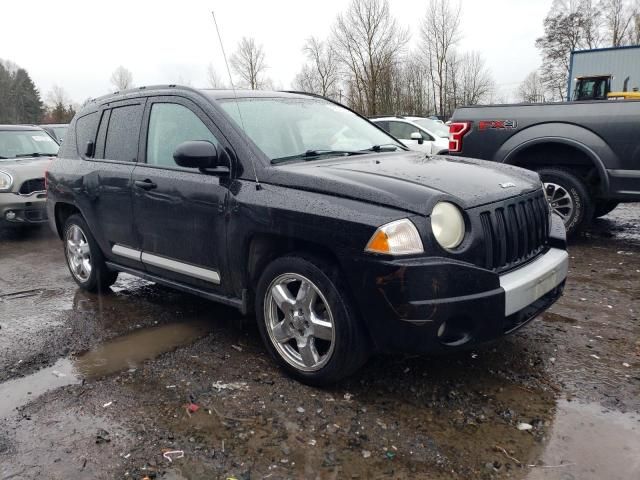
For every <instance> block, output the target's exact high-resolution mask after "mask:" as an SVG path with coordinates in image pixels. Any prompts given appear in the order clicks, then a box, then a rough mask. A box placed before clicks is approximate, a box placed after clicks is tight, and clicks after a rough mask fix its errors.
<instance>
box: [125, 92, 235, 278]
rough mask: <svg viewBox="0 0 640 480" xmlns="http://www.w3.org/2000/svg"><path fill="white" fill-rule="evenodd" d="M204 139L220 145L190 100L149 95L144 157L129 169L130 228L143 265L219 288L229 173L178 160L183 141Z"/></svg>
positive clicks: (158, 272) (212, 128) (216, 132)
mask: <svg viewBox="0 0 640 480" xmlns="http://www.w3.org/2000/svg"><path fill="white" fill-rule="evenodd" d="M189 140H206V141H209V142H211V143H213V144H214V145H216V147H217V148H218V152H221V151H223V150H224V149H225V147H228V145H227V144H226V141H225V140H224V137H223V136H222V134H221V133H220V132H219V130H218V129H217V128H216V127H215V125H214V124H213V123H212V122H211V120H210V119H209V118H208V117H207V115H206V114H205V113H204V112H203V111H202V110H201V109H200V108H199V107H198V106H197V105H196V104H195V103H194V102H192V101H190V100H188V99H183V98H181V97H173V96H172V97H156V98H153V99H150V100H149V103H148V104H147V107H146V110H145V120H144V127H143V142H144V148H143V150H144V154H143V160H144V162H140V163H139V164H138V165H137V166H136V167H135V170H134V171H133V185H134V186H133V192H134V193H133V204H134V218H135V226H136V234H137V236H138V238H139V239H140V242H141V250H142V261H143V263H144V266H145V268H146V270H147V271H148V272H149V273H151V274H156V275H160V276H162V277H163V278H168V279H174V280H177V281H179V282H181V283H185V284H189V285H192V286H194V287H197V288H199V289H203V290H211V291H221V290H225V287H226V285H225V284H224V280H225V278H224V276H223V275H222V272H223V271H224V265H225V259H226V255H225V248H226V244H225V222H224V215H225V206H226V202H227V194H228V182H229V174H228V173H226V174H225V173H222V174H213V173H206V172H201V171H199V170H198V169H191V168H184V167H180V166H178V165H177V164H176V163H175V161H174V159H173V152H174V151H175V149H176V148H177V147H178V145H180V144H181V143H183V142H186V141H189Z"/></svg>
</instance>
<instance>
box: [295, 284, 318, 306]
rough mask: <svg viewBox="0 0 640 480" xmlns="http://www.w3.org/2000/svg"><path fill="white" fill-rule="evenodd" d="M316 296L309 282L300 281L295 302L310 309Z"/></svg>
mask: <svg viewBox="0 0 640 480" xmlns="http://www.w3.org/2000/svg"><path fill="white" fill-rule="evenodd" d="M316 298H317V294H316V291H315V289H314V288H313V287H312V286H311V284H310V283H309V282H302V283H301V284H300V290H298V295H297V296H296V303H297V304H298V305H299V306H302V307H303V308H306V309H309V310H310V309H311V306H312V305H313V302H315V300H316Z"/></svg>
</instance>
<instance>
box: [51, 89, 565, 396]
mask: <svg viewBox="0 0 640 480" xmlns="http://www.w3.org/2000/svg"><path fill="white" fill-rule="evenodd" d="M236 95H237V98H236ZM48 195H49V198H48V206H47V209H48V212H49V215H50V221H51V226H52V228H53V230H54V231H55V232H56V233H57V234H58V235H59V236H60V238H61V239H62V240H63V248H64V253H65V256H66V259H67V263H68V266H69V270H70V272H71V275H72V277H73V279H74V280H75V281H76V283H77V284H78V285H79V286H80V287H82V288H83V289H86V290H90V291H105V290H106V289H107V288H108V287H109V286H110V285H112V284H113V283H114V282H115V281H116V277H117V275H118V272H128V273H131V274H133V275H137V276H140V277H142V278H146V279H149V280H151V281H153V282H157V283H160V284H164V285H168V286H171V287H173V288H177V289H180V290H184V291H186V292H191V293H193V294H196V295H200V296H203V297H205V298H209V299H212V300H216V301H219V302H222V303H225V304H227V305H232V306H234V307H237V308H238V309H240V310H241V311H242V312H244V313H249V312H255V313H256V316H257V321H258V327H259V330H260V334H261V336H262V338H263V340H264V342H265V345H266V347H267V349H268V350H269V352H270V353H271V355H272V356H273V357H274V359H275V360H276V361H277V362H278V363H279V364H280V365H281V366H282V367H283V368H284V369H285V370H286V371H287V372H289V373H290V374H292V375H293V376H295V377H296V378H298V379H301V380H303V381H305V382H308V383H313V384H326V383H330V382H335V381H337V380H339V379H341V378H343V377H345V376H347V375H349V374H350V373H352V372H354V371H355V370H356V369H357V368H358V367H360V366H361V365H362V364H363V362H364V361H365V360H366V359H367V357H368V356H369V354H370V353H371V352H379V351H405V352H407V351H409V352H425V351H431V352H433V351H450V350H455V349H457V348H461V347H463V346H464V347H469V346H471V345H477V344H481V343H484V342H487V341H490V340H493V339H496V338H499V337H501V336H503V335H504V334H507V333H510V332H512V331H514V330H516V329H518V328H520V327H522V326H523V325H524V324H526V323H527V322H528V321H530V320H531V319H533V318H534V317H535V316H536V315H538V314H539V313H540V312H542V311H543V310H545V309H546V308H548V307H549V306H550V305H551V304H552V303H554V302H555V301H556V299H557V298H558V297H559V296H560V295H561V292H562V290H563V287H564V282H565V277H566V273H567V262H568V256H567V252H566V244H565V237H564V227H563V226H562V222H561V220H560V219H559V217H558V216H557V215H551V214H550V210H549V207H548V205H547V203H546V201H545V198H544V192H543V190H542V184H541V182H540V179H539V177H538V175H537V174H535V173H533V172H529V171H527V170H523V169H519V168H516V167H510V166H507V165H498V164H495V163H490V162H483V161H480V160H467V159H465V160H461V159H451V158H447V157H426V156H425V155H424V154H421V153H418V152H411V151H408V150H407V149H406V147H404V146H403V145H401V144H400V143H398V141H397V140H395V139H394V138H392V137H391V136H389V135H388V134H386V133H385V132H384V131H382V130H381V129H379V128H377V127H375V126H374V125H373V124H371V123H370V122H369V121H368V120H367V119H365V118H363V117H361V116H359V115H358V114H356V113H355V112H353V111H351V110H349V109H347V108H345V107H343V106H341V105H339V104H337V103H334V102H331V101H329V100H325V99H322V98H319V97H316V96H313V95H304V94H294V93H284V92H265V91H239V92H236V93H234V92H233V91H216V90H193V89H190V88H186V87H174V86H168V87H147V88H143V89H136V90H130V91H126V92H122V93H118V94H113V95H109V96H106V97H102V98H100V99H97V100H95V101H93V102H91V103H89V104H88V105H86V106H85V107H83V108H82V110H81V111H80V112H79V113H78V114H77V115H76V116H75V118H74V119H73V121H72V122H71V125H70V127H69V131H68V133H67V138H66V139H65V141H64V143H63V144H62V148H61V154H60V156H59V158H58V159H57V160H56V161H55V162H54V163H53V164H52V166H51V169H50V170H49V171H48Z"/></svg>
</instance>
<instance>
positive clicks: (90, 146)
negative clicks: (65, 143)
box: [60, 140, 96, 158]
mask: <svg viewBox="0 0 640 480" xmlns="http://www.w3.org/2000/svg"><path fill="white" fill-rule="evenodd" d="M60 144H62V140H60ZM95 147H96V146H95V145H94V143H93V142H92V141H88V142H87V144H86V145H85V146H84V156H85V157H88V158H91V157H93V154H94V153H95Z"/></svg>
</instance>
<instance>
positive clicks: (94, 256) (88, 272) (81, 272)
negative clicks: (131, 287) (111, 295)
mask: <svg viewBox="0 0 640 480" xmlns="http://www.w3.org/2000/svg"><path fill="white" fill-rule="evenodd" d="M63 231H64V235H63V241H64V256H65V259H66V260H67V267H69V272H70V273H71V276H72V277H73V280H74V281H75V282H76V283H77V284H78V285H79V286H80V288H82V289H83V290H87V291H88V292H98V293H106V292H109V291H110V290H109V287H110V286H111V285H113V284H114V283H115V281H116V279H117V278H118V272H114V271H112V270H109V268H108V267H107V265H106V264H105V262H104V256H103V255H102V251H101V250H100V247H99V246H98V243H97V242H96V240H95V239H94V238H93V235H92V234H91V231H90V230H89V227H88V226H87V223H86V222H85V221H84V218H82V216H80V215H78V214H74V215H71V216H70V217H69V218H68V219H67V221H66V223H65V224H64V230H63Z"/></svg>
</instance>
